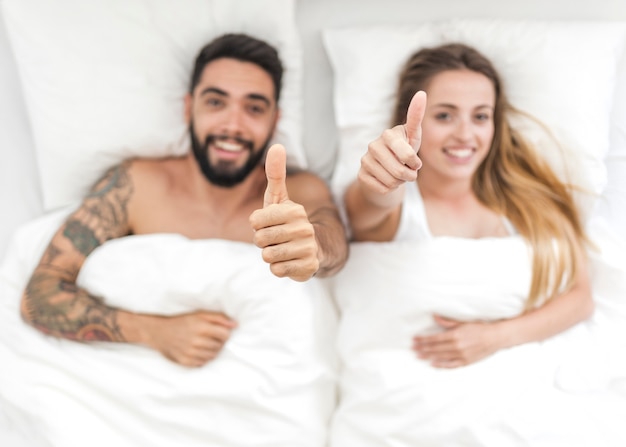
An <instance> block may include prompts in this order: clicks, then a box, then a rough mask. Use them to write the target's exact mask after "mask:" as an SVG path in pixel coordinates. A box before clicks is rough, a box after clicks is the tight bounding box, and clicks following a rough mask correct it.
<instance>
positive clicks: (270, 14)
mask: <svg viewBox="0 0 626 447" xmlns="http://www.w3.org/2000/svg"><path fill="white" fill-rule="evenodd" d="M2 7H3V8H4V11H3V12H4V18H5V20H6V25H7V32H8V35H9V39H10V42H11V44H12V48H13V51H14V54H15V57H16V60H17V65H18V69H19V72H20V75H21V80H22V85H23V89H24V95H25V99H26V104H27V109H28V113H29V115H30V120H31V124H32V129H33V133H34V138H35V145H36V152H37V161H38V167H39V171H40V175H41V186H42V191H43V200H44V205H45V208H46V209H51V208H55V207H58V206H62V205H65V204H68V203H71V202H73V201H76V200H77V199H79V198H81V197H82V196H83V194H84V193H85V192H86V190H87V189H88V188H89V187H90V186H91V185H92V183H93V182H94V181H95V180H96V179H97V178H99V177H100V176H101V175H102V173H103V172H104V171H105V170H106V169H107V168H108V167H110V166H111V165H113V164H116V163H118V162H119V161H121V160H122V159H124V158H126V157H130V156H163V155H172V154H180V153H183V152H184V151H186V150H187V144H186V142H187V138H186V137H187V135H186V134H187V132H186V126H185V123H184V118H183V97H184V94H185V93H186V91H187V86H188V82H189V77H190V73H191V69H192V67H193V62H194V59H195V56H196V54H197V52H198V51H199V49H200V48H201V47H202V46H203V45H204V44H205V43H207V42H209V41H210V40H212V39H213V38H215V37H217V36H218V35H220V34H222V33H225V32H246V33H248V34H251V35H254V36H257V37H259V38H262V39H264V40H267V41H268V42H269V43H271V44H273V45H275V46H276V47H277V49H278V51H279V53H280V55H281V59H282V61H283V64H284V65H285V68H286V69H285V76H284V78H283V79H284V88H283V91H282V94H281V102H280V107H281V109H282V119H281V121H280V123H279V126H278V129H277V133H276V140H277V141H280V142H281V143H283V144H284V145H285V146H286V148H287V150H288V152H289V155H290V158H289V162H290V163H292V164H294V165H296V166H301V167H306V162H305V157H304V150H303V148H302V141H301V76H302V61H301V51H300V41H299V35H298V32H297V30H296V26H295V13H294V8H295V1H294V0H268V1H264V2H249V1H233V0H186V1H185V2H172V1H170V0H154V1H150V2H145V1H139V0H90V1H88V2H85V1H83V0H58V1H54V2H50V1H47V0H6V1H4V2H2Z"/></svg>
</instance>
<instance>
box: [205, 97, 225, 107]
mask: <svg viewBox="0 0 626 447" xmlns="http://www.w3.org/2000/svg"><path fill="white" fill-rule="evenodd" d="M205 103H206V105H208V106H211V107H219V106H220V105H222V100H221V99H218V98H208V99H207V100H206V102H205Z"/></svg>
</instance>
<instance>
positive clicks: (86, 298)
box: [21, 268, 126, 342]
mask: <svg viewBox="0 0 626 447" xmlns="http://www.w3.org/2000/svg"><path fill="white" fill-rule="evenodd" d="M21 313H22V317H23V319H24V320H25V321H26V322H27V323H28V324H30V325H32V326H33V327H35V328H37V329H38V330H40V331H41V332H43V333H45V334H48V335H53V336H55V337H60V338H65V339H69V340H76V341H96V340H97V341H116V342H124V341H126V339H125V337H124V335H123V333H122V330H121V328H120V326H119V324H118V310H117V309H114V308H111V307H109V306H107V305H105V304H104V302H103V301H102V299H101V298H99V297H96V296H93V295H90V294H89V293H87V291H85V290H83V289H81V288H79V287H78V286H77V285H76V284H75V283H74V282H73V281H69V280H66V279H62V278H59V276H58V275H55V274H53V272H47V271H45V269H42V268H40V269H39V271H36V272H35V273H34V274H33V276H32V278H31V280H30V281H29V283H28V286H27V287H26V290H25V291H24V296H23V299H22V307H21Z"/></svg>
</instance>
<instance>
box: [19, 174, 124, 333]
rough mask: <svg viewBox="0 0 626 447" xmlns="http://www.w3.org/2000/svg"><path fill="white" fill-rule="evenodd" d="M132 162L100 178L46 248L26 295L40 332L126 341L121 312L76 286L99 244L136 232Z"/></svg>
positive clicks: (27, 310)
mask: <svg viewBox="0 0 626 447" xmlns="http://www.w3.org/2000/svg"><path fill="white" fill-rule="evenodd" d="M130 165H131V163H130V162H127V163H125V164H122V165H119V166H116V167H114V168H112V169H111V170H109V171H108V172H107V173H106V174H105V175H104V177H103V178H102V179H101V180H100V181H98V182H97V184H96V185H95V186H94V188H93V189H92V190H91V192H90V193H89V195H88V196H87V197H86V198H85V199H84V200H83V202H82V204H81V205H80V207H79V208H78V209H77V210H76V211H75V212H74V213H72V214H71V215H70V216H69V217H68V218H67V220H66V221H65V223H64V224H63V225H62V226H61V228H60V229H59V230H58V231H57V233H56V234H55V235H54V236H53V238H52V240H51V242H50V244H49V245H48V247H47V249H46V251H45V252H44V254H43V256H42V258H41V260H40V261H39V265H37V267H36V268H35V270H34V272H33V275H32V276H31V278H30V281H29V282H28V284H27V286H26V290H25V291H24V294H23V296H22V306H21V312H22V317H23V319H24V320H25V321H26V322H27V323H29V324H31V325H32V326H34V327H35V328H37V329H39V330H40V331H42V332H44V333H46V334H50V335H54V336H57V337H62V338H68V339H72V340H80V341H87V340H108V341H124V335H123V333H122V331H121V330H120V326H119V321H118V312H117V311H116V310H115V309H112V308H110V307H107V306H106V305H104V303H103V302H102V300H101V299H100V298H99V297H96V296H93V295H90V294H89V293H87V292H86V291H85V290H82V289H80V288H78V287H77V286H76V277H77V276H78V272H79V270H80V268H81V267H82V265H83V263H84V262H85V258H86V257H87V256H88V255H89V254H90V253H91V252H92V251H93V250H94V249H96V248H97V247H98V246H99V245H101V244H102V243H104V242H105V241H107V240H109V239H113V238H118V237H121V236H125V235H127V234H129V232H130V225H129V219H128V205H129V202H130V200H131V198H132V195H133V184H132V181H131V178H130V175H129V167H130Z"/></svg>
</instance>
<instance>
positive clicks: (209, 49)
mask: <svg viewBox="0 0 626 447" xmlns="http://www.w3.org/2000/svg"><path fill="white" fill-rule="evenodd" d="M220 58H229V59H236V60H239V61H242V62H251V63H253V64H256V65H258V66H259V67H261V68H262V69H263V70H265V71H266V72H267V74H269V75H270V77H271V78H272V81H273V82H274V99H275V100H276V102H278V98H279V97H280V90H281V87H282V78H283V65H282V63H281V61H280V58H279V57H278V51H276V49H275V48H274V47H272V46H271V45H269V44H268V43H266V42H263V41H262V40H259V39H256V38H254V37H251V36H248V35H246V34H224V35H223V36H221V37H218V38H217V39H215V40H213V41H211V42H209V43H208V44H207V45H205V46H204V47H203V48H202V49H201V50H200V53H198V56H197V57H196V62H195V65H194V68H193V73H192V75H191V84H190V85H189V93H193V89H194V88H195V87H196V85H198V82H200V76H201V75H202V70H204V67H205V66H206V65H207V64H208V63H209V62H211V61H214V60H216V59H220Z"/></svg>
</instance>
